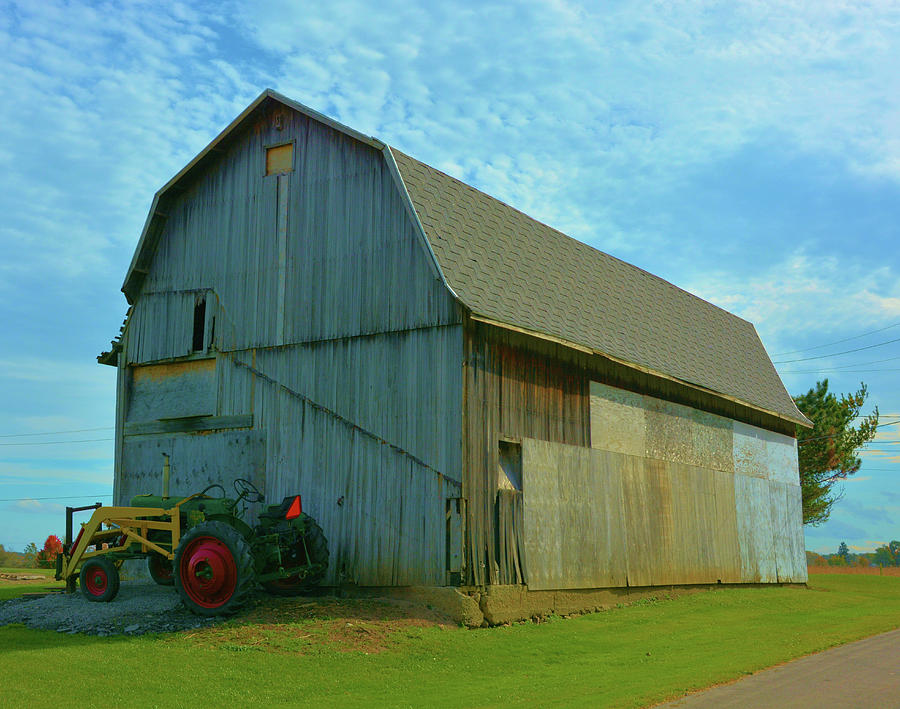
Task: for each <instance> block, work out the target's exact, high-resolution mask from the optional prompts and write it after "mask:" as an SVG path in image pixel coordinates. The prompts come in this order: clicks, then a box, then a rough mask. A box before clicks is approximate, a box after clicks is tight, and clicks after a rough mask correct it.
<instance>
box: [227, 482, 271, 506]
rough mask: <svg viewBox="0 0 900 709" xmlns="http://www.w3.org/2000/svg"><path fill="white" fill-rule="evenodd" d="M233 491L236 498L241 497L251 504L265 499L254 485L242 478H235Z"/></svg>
mask: <svg viewBox="0 0 900 709" xmlns="http://www.w3.org/2000/svg"><path fill="white" fill-rule="evenodd" d="M234 491H235V492H236V493H237V496H238V500H240V499H242V498H243V499H246V500H247V502H249V503H251V504H252V503H254V502H262V501H263V500H265V499H266V498H265V497H264V496H263V494H262V493H261V492H260V491H259V489H258V488H257V487H256V485H254V484H253V483H252V482H250V481H249V480H245V479H244V478H235V480H234Z"/></svg>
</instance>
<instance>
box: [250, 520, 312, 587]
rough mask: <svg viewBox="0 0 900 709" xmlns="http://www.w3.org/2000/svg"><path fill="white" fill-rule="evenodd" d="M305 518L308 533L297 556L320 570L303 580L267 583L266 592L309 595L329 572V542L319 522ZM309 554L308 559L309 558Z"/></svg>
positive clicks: (293, 578) (296, 577) (287, 579)
mask: <svg viewBox="0 0 900 709" xmlns="http://www.w3.org/2000/svg"><path fill="white" fill-rule="evenodd" d="M303 517H304V518H305V521H306V533H305V534H304V535H303V540H304V541H305V543H306V544H305V546H304V544H303V542H301V543H300V545H298V548H297V549H296V556H297V557H299V558H300V559H301V560H302V561H303V562H304V565H305V564H317V565H319V568H318V569H317V570H316V571H315V572H313V573H312V574H310V575H308V576H303V577H302V578H301V577H300V575H299V574H298V575H297V576H288V577H287V578H283V579H273V580H272V581H266V582H265V583H264V584H263V586H264V587H265V589H266V591H268V592H269V593H271V594H273V595H275V596H302V595H304V594H306V593H309V592H310V590H312V589H313V588H314V587H315V586H318V585H319V582H320V581H321V580H322V578H323V577H324V576H325V572H326V571H327V570H328V542H327V540H326V539H325V533H324V532H323V531H322V528H321V527H320V526H319V524H318V522H316V520H314V519H313V518H312V517H310V516H309V515H307V514H304V515H303ZM307 552H308V558H307Z"/></svg>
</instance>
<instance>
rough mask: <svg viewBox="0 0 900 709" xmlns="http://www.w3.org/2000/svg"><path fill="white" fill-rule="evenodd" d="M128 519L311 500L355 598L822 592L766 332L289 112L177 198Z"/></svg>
mask: <svg viewBox="0 0 900 709" xmlns="http://www.w3.org/2000/svg"><path fill="white" fill-rule="evenodd" d="M122 290H123V292H124V293H125V297H126V299H127V301H128V303H129V306H130V307H129V309H128V315H127V317H126V321H125V324H124V326H123V329H122V331H121V333H120V334H119V336H118V337H117V339H116V340H114V341H113V343H112V348H111V350H110V351H109V352H104V353H103V354H101V355H100V357H99V358H98V359H99V361H100V362H102V363H103V364H107V365H111V366H115V367H116V368H117V409H116V411H117V413H116V434H115V440H116V443H115V483H114V497H115V500H116V502H117V503H119V504H125V503H127V502H128V500H129V499H130V498H131V496H132V495H135V494H140V493H147V492H157V491H159V490H160V489H161V484H162V483H161V478H162V467H163V460H164V457H163V454H165V455H166V456H168V458H169V460H170V461H171V483H170V484H171V490H172V493H173V494H188V493H192V492H195V491H197V490H198V489H201V488H203V487H205V486H206V485H208V484H210V483H214V482H218V483H222V484H224V485H225V486H226V487H230V483H231V481H233V480H234V479H236V478H246V479H249V480H251V481H253V482H254V483H255V484H256V485H257V486H258V487H259V488H260V489H263V490H264V491H265V493H266V495H267V497H268V499H270V500H280V499H281V497H282V496H284V495H287V494H293V493H300V494H301V495H302V497H303V505H304V508H305V510H306V511H307V512H309V513H310V514H311V515H312V516H314V517H315V518H316V519H317V520H318V521H319V523H320V524H321V526H322V527H323V529H324V530H325V534H326V536H327V538H328V540H329V546H330V549H331V565H330V569H329V572H328V573H329V575H328V577H327V579H326V583H328V584H331V585H341V584H347V585H353V584H355V585H357V586H361V587H368V586H377V587H386V586H389V587H403V586H458V587H463V588H469V589H473V588H491V587H499V586H501V585H505V586H509V585H512V586H518V587H520V588H523V589H527V590H528V591H529V592H530V591H546V590H554V589H557V590H560V589H609V588H635V587H641V588H645V587H655V586H669V585H694V584H717V583H785V582H804V581H806V562H805V553H804V539H803V526H802V514H801V495H800V487H799V479H798V470H797V446H796V438H795V432H796V427H797V426H798V425H799V426H809V425H810V424H809V422H808V421H807V420H806V419H805V418H804V416H803V415H802V414H801V413H800V412H799V411H798V410H797V408H796V407H795V405H794V402H793V401H792V399H791V397H790V396H789V395H788V393H787V391H786V390H785V388H784V386H783V384H782V382H781V380H780V379H779V377H778V374H777V373H776V371H775V369H774V367H773V366H772V363H771V361H770V359H769V357H768V355H767V353H766V351H765V349H764V347H763V345H762V343H761V342H760V339H759V337H758V335H757V333H756V330H755V329H754V327H753V325H752V324H750V323H749V322H746V321H745V320H742V319H740V318H738V317H736V316H734V315H732V314H730V313H728V312H726V311H724V310H722V309H720V308H718V307H715V306H713V305H711V304H710V303H708V302H705V301H703V300H702V299H700V298H697V297H695V296H693V295H691V294H690V293H687V292H686V291H684V290H681V289H679V288H677V287H676V286H674V285H672V284H670V283H668V282H666V281H664V280H662V279H660V278H657V277H656V276H653V275H651V274H650V273H647V272H645V271H643V270H641V269H639V268H636V267H635V266H632V265H629V264H627V263H625V262H623V261H620V260H618V259H616V258H614V257H612V256H610V255H608V254H605V253H603V252H601V251H598V250H596V249H594V248H592V247H590V246H587V245H585V244H583V243H580V242H578V241H576V240H574V239H572V238H570V237H568V236H566V235H564V234H562V233H560V232H558V231H556V230H554V229H552V228H550V227H549V226H546V225H544V224H542V223H540V222H538V221H536V220H534V219H532V218H530V217H528V216H527V215H525V214H523V213H522V212H520V211H518V210H516V209H514V208H513V207H511V206H509V205H507V204H504V203H503V202H500V201H498V200H496V199H494V198H492V197H490V196H488V195H486V194H484V193H482V192H480V191H478V190H476V189H474V188H472V187H470V186H469V185H466V184H464V183H463V182H460V181H459V180H457V179H454V178H452V177H450V176H448V175H446V174H444V173H442V172H440V171H438V170H436V169H434V168H432V167H429V166H428V165H425V164H423V163H421V162H419V161H417V160H416V159H414V158H412V157H410V156H408V155H406V154H404V153H402V152H401V151H399V150H396V149H394V148H391V147H389V146H387V145H385V144H384V143H383V142H381V141H379V140H378V139H376V138H373V137H369V136H365V135H363V134H361V133H359V132H357V131H355V130H353V129H351V128H349V127H347V126H344V125H341V124H339V123H338V122H336V121H334V120H332V119H330V118H328V117H326V116H324V115H322V114H320V113H317V112H316V111H314V110H311V109H310V108H307V107H306V106H303V105H301V104H299V103H297V102H295V101H293V100H290V99H288V98H286V97H284V96H282V95H280V94H278V93H276V92H274V91H271V90H267V91H264V92H263V93H262V94H261V95H260V96H259V97H258V98H257V99H256V100H255V101H253V103H252V104H250V106H248V107H247V108H246V110H244V112H243V113H241V114H240V115H239V116H238V117H237V118H236V119H235V120H234V121H233V122H232V123H231V124H230V125H229V126H228V127H227V128H225V130H224V131H222V133H221V134H219V135H218V136H217V137H216V138H215V139H214V140H213V141H212V142H211V143H210V144H209V145H208V146H207V147H206V148H205V149H204V150H203V151H202V152H201V153H200V154H199V155H197V156H196V157H195V158H194V159H193V160H192V161H191V162H190V163H189V164H188V165H187V166H186V167H185V168H184V169H183V170H181V172H179V173H178V174H177V175H176V176H175V177H173V178H172V179H171V180H170V181H169V182H168V183H167V184H166V185H165V186H164V187H163V188H162V189H160V190H159V192H157V194H156V195H155V197H154V198H153V203H152V206H151V208H150V213H149V215H148V217H147V220H146V223H145V226H144V229H143V232H142V234H141V236H140V240H139V242H138V244H137V248H136V250H135V253H134V257H133V259H132V261H131V264H130V266H129V268H128V273H127V275H126V277H125V282H124V285H123V287H122Z"/></svg>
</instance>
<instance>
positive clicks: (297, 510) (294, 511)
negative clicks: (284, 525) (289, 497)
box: [284, 495, 303, 519]
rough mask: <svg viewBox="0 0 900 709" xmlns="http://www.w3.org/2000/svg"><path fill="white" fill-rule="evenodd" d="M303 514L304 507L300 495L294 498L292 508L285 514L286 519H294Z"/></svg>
mask: <svg viewBox="0 0 900 709" xmlns="http://www.w3.org/2000/svg"><path fill="white" fill-rule="evenodd" d="M301 514H303V507H302V506H301V504H300V495H297V497H295V498H294V501H293V502H292V503H291V508H290V509H289V510H288V511H287V514H286V515H285V516H284V518H285V519H294V518H295V517H299V516H300V515H301Z"/></svg>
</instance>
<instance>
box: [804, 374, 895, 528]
mask: <svg viewBox="0 0 900 709" xmlns="http://www.w3.org/2000/svg"><path fill="white" fill-rule="evenodd" d="M866 396H867V389H866V385H865V384H860V385H859V390H858V391H857V392H856V393H855V394H841V396H840V398H838V397H837V396H835V395H834V394H832V393H830V392H829V391H828V380H827V379H823V380H822V381H821V382H817V383H816V386H815V387H813V388H812V389H810V390H809V391H808V392H807V393H806V394H802V395H801V396H795V397H794V402H795V403H796V404H797V408H798V409H800V411H802V412H803V414H804V415H805V416H806V417H807V418H808V419H809V420H810V421H812V422H813V424H814V427H813V428H812V429H808V428H801V427H800V426H798V427H797V444H798V446H799V455H798V459H799V464H800V488H801V493H802V496H803V524H811V525H813V526H816V525H819V524H822V523H823V522H825V521H827V520H828V517H829V515H830V514H831V507H832V506H833V505H834V503H835V502H837V501H838V500H840V499H841V496H842V494H843V493H842V491H839V490H835V489H834V486H835V485H836V484H837V483H838V482H839V481H841V480H845V479H846V478H847V477H849V476H850V475H853V474H854V473H855V472H856V471H857V470H859V467H860V465H862V461H861V460H860V459H859V458H858V457H857V455H856V452H857V451H858V450H859V449H860V448H861V447H862V446H863V445H865V444H866V443H868V442H869V441H871V440H872V439H873V438H875V432H876V429H877V428H878V407H877V406H876V407H875V410H874V411H873V412H872V413H871V414H868V415H867V416H863V417H859V412H860V410H861V409H862V406H863V404H864V403H865V401H866ZM858 417H859V422H858V424H857V425H856V426H853V425H851V424H852V423H853V421H854V420H855V419H857V418H858Z"/></svg>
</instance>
